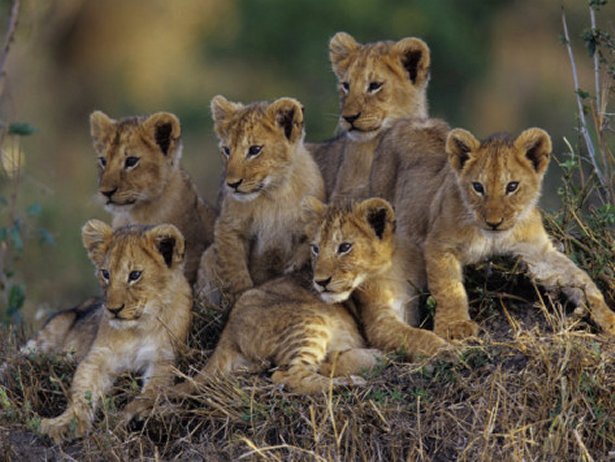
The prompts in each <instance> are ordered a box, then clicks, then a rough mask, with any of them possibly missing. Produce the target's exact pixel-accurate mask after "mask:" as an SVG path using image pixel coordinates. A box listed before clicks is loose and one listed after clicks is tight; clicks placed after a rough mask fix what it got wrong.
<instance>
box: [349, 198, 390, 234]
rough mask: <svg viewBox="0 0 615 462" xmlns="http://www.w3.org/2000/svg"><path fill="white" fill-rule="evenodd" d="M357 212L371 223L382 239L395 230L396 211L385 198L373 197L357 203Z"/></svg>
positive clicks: (370, 225) (371, 226)
mask: <svg viewBox="0 0 615 462" xmlns="http://www.w3.org/2000/svg"><path fill="white" fill-rule="evenodd" d="M357 213H358V214H359V216H361V217H362V218H363V219H364V220H365V221H366V222H367V224H368V225H369V227H370V228H372V230H373V231H374V233H375V234H376V237H377V238H378V239H380V240H382V239H384V238H385V237H389V236H391V235H392V234H393V233H394V232H395V212H394V211H393V207H392V206H391V204H389V203H388V202H387V201H385V200H384V199H380V198H378V197H373V198H371V199H366V200H364V201H363V202H360V203H359V204H358V205H357Z"/></svg>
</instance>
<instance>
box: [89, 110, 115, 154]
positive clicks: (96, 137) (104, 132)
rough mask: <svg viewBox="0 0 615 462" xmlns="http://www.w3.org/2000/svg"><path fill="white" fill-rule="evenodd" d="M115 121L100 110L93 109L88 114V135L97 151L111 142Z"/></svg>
mask: <svg viewBox="0 0 615 462" xmlns="http://www.w3.org/2000/svg"><path fill="white" fill-rule="evenodd" d="M115 123H116V121H115V120H113V119H112V118H110V117H109V116H108V115H107V114H105V113H104V112H102V111H94V112H92V113H91V114H90V135H91V136H92V141H93V142H94V149H95V150H96V151H97V152H99V153H100V152H101V151H102V150H103V149H104V147H105V146H106V145H107V144H109V143H110V142H111V139H112V137H113V134H114V133H115Z"/></svg>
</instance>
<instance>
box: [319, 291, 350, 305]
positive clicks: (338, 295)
mask: <svg viewBox="0 0 615 462" xmlns="http://www.w3.org/2000/svg"><path fill="white" fill-rule="evenodd" d="M350 294H351V292H350V291H347V292H320V293H319V294H318V295H319V296H320V298H321V299H322V301H323V302H325V303H326V304H328V305H333V304H334V303H341V302H344V301H346V300H348V298H349V297H350Z"/></svg>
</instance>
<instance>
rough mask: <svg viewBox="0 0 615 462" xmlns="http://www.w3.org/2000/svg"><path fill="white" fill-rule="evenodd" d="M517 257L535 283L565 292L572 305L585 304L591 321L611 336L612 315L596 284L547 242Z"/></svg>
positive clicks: (614, 321) (614, 315)
mask: <svg viewBox="0 0 615 462" xmlns="http://www.w3.org/2000/svg"><path fill="white" fill-rule="evenodd" d="M519 254H520V255H521V258H523V260H524V261H525V262H526V263H527V264H528V267H529V271H530V273H531V275H532V276H533V277H534V278H535V279H536V281H537V282H538V283H540V284H542V285H543V286H545V287H547V288H553V287H560V288H564V289H567V290H566V293H567V294H568V295H571V296H572V297H571V298H572V301H573V302H574V303H576V304H578V305H585V306H586V308H588V310H589V313H590V315H591V317H592V319H593V320H594V321H596V323H597V324H598V325H599V326H600V327H601V328H602V329H603V330H604V331H605V332H607V333H609V334H611V335H615V313H614V312H613V311H611V310H610V309H609V307H608V306H607V304H606V302H605V301H604V296H603V295H602V293H601V292H600V290H599V289H598V287H597V286H596V284H594V282H593V281H592V280H591V278H590V277H589V276H588V275H587V273H586V272H585V271H583V270H582V269H580V268H579V267H577V266H576V265H575V264H574V263H573V262H572V260H570V259H569V258H568V257H567V256H566V255H564V254H563V253H561V252H558V251H557V250H556V249H555V248H554V247H553V245H552V244H551V242H546V243H544V244H543V245H541V246H537V245H536V246H530V245H528V246H526V247H523V248H522V249H521V251H520V252H519Z"/></svg>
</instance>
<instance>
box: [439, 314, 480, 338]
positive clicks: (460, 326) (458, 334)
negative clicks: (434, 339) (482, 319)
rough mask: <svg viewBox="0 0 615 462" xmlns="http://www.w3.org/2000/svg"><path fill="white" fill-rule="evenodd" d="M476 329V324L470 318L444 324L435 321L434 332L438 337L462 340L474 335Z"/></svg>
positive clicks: (476, 331) (477, 328)
mask: <svg viewBox="0 0 615 462" xmlns="http://www.w3.org/2000/svg"><path fill="white" fill-rule="evenodd" d="M478 330H479V327H478V324H476V323H475V322H474V321H472V320H470V319H464V320H462V321H454V322H450V323H446V324H443V323H436V328H435V329H434V332H435V333H436V334H437V335H439V336H440V337H443V338H446V339H449V340H462V339H465V338H468V337H476V336H477V335H478Z"/></svg>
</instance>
